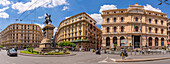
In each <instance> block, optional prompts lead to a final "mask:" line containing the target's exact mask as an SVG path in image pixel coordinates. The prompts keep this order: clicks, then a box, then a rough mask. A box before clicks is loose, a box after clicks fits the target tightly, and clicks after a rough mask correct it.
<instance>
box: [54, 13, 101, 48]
mask: <svg viewBox="0 0 170 64" xmlns="http://www.w3.org/2000/svg"><path fill="white" fill-rule="evenodd" d="M96 24H97V23H96V21H95V20H94V19H92V18H91V17H90V16H89V15H88V14H86V13H85V12H83V13H80V14H77V15H74V16H71V17H69V18H67V19H65V20H63V21H62V22H61V23H60V25H59V27H58V30H57V32H56V34H55V42H57V43H58V42H61V41H70V42H73V43H75V44H76V45H77V46H76V50H79V49H85V50H90V49H95V48H99V43H101V41H102V39H101V38H102V37H101V34H102V31H101V30H100V29H99V28H97V26H96Z"/></svg>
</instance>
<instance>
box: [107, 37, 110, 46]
mask: <svg viewBox="0 0 170 64" xmlns="http://www.w3.org/2000/svg"><path fill="white" fill-rule="evenodd" d="M106 46H110V38H109V37H107V38H106Z"/></svg>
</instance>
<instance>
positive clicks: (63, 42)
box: [58, 41, 76, 47]
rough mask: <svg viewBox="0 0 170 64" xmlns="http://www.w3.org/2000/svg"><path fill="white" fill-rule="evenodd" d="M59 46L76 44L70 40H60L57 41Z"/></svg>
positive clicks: (74, 45)
mask: <svg viewBox="0 0 170 64" xmlns="http://www.w3.org/2000/svg"><path fill="white" fill-rule="evenodd" d="M58 45H59V46H73V47H76V44H74V43H71V42H70V41H62V42H59V43H58Z"/></svg>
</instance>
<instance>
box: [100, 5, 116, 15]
mask: <svg viewBox="0 0 170 64" xmlns="http://www.w3.org/2000/svg"><path fill="white" fill-rule="evenodd" d="M112 9H117V7H116V5H103V6H101V7H100V10H99V12H100V13H102V11H103V10H112Z"/></svg>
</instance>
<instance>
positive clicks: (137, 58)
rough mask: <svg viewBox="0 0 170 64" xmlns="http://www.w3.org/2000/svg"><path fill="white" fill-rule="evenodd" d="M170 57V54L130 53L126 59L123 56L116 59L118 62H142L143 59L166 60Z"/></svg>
mask: <svg viewBox="0 0 170 64" xmlns="http://www.w3.org/2000/svg"><path fill="white" fill-rule="evenodd" d="M164 59H170V54H164V55H137V56H133V55H129V56H128V57H126V59H121V57H120V58H119V59H118V58H117V59H116V60H115V61H116V62H142V61H154V60H164Z"/></svg>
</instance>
